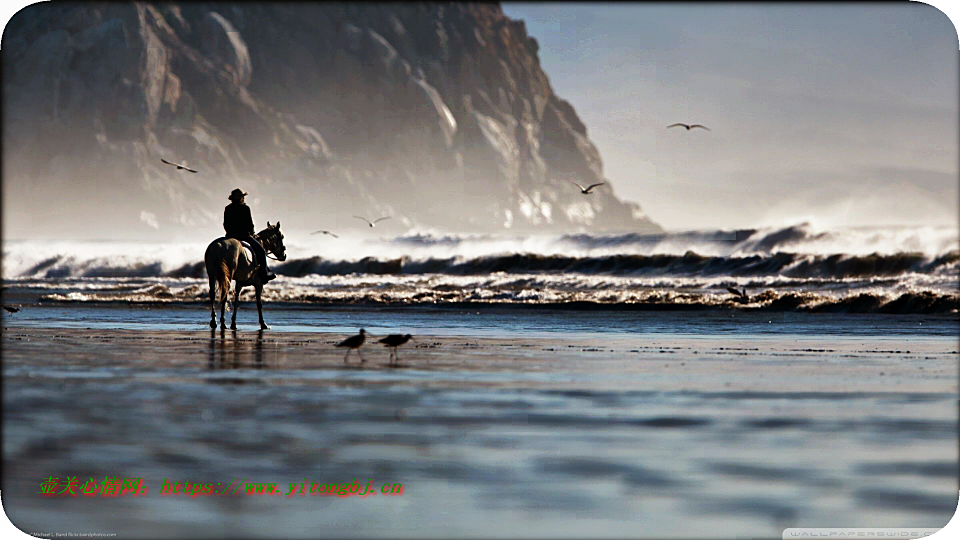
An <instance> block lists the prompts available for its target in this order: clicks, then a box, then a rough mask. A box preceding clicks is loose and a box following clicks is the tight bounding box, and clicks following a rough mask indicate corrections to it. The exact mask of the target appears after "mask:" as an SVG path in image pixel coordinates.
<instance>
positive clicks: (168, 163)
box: [160, 158, 197, 173]
mask: <svg viewBox="0 0 960 540" xmlns="http://www.w3.org/2000/svg"><path fill="white" fill-rule="evenodd" d="M160 161H162V162H164V163H166V164H167V165H173V166H174V167H176V168H177V170H178V171H179V170H180V169H183V170H185V171H190V172H192V173H195V172H197V171H195V170H193V169H191V168H190V167H187V166H186V165H180V164H179V163H170V162H169V161H167V160H165V159H163V158H160Z"/></svg>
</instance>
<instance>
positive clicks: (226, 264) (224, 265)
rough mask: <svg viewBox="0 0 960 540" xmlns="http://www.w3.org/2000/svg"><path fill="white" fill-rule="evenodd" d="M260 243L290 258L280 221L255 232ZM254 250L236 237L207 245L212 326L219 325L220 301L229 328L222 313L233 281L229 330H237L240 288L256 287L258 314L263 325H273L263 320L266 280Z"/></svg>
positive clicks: (205, 260) (223, 324) (270, 250)
mask: <svg viewBox="0 0 960 540" xmlns="http://www.w3.org/2000/svg"><path fill="white" fill-rule="evenodd" d="M256 237H257V239H258V240H260V245H262V246H263V249H264V250H265V251H266V252H267V253H268V254H269V253H273V254H274V255H276V257H277V260H278V261H285V260H287V254H286V248H285V247H284V246H283V233H281V232H280V222H279V221H278V222H277V224H276V225H270V222H269V221H268V222H267V228H266V229H264V230H262V231H260V232H259V233H257V234H256ZM253 258H254V257H253V252H252V251H251V250H250V248H247V247H244V246H243V245H242V244H241V243H240V241H239V240H237V239H235V238H218V239H216V240H214V241H213V242H211V243H210V245H209V246H207V251H206V253H204V255H203V261H204V263H206V265H207V277H208V278H209V279H210V328H216V327H217V304H220V328H226V323H225V322H224V319H223V312H224V310H225V308H226V306H227V295H229V294H230V282H231V281H235V282H236V283H237V285H236V287H235V288H234V293H233V317H232V319H231V320H230V329H231V330H236V329H237V311H238V307H239V305H240V291H241V290H242V289H243V288H244V287H253V289H254V290H255V291H256V292H257V314H258V315H259V316H260V328H261V329H262V330H266V329H267V328H270V327H269V326H267V323H265V322H263V302H262V301H261V300H260V295H261V294H262V293H263V283H262V282H261V281H260V276H259V272H258V271H257V270H258V269H259V268H260V265H261V264H263V262H262V261H256V262H254V260H253Z"/></svg>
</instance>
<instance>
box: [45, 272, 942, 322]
mask: <svg viewBox="0 0 960 540" xmlns="http://www.w3.org/2000/svg"><path fill="white" fill-rule="evenodd" d="M386 285H387V286H384V284H380V283H376V282H372V281H362V280H358V281H356V282H353V283H349V284H338V285H337V286H323V285H318V284H299V285H279V286H277V287H272V288H268V289H265V290H264V293H263V299H264V301H266V302H276V303H287V304H369V305H394V306H396V305H438V304H443V305H460V304H495V305H528V306H542V307H554V308H578V309H589V308H598V309H626V310H651V311H658V310H660V311H675V310H716V309H742V310H751V311H755V310H759V311H774V312H784V311H808V312H830V313H895V314H908V313H922V314H934V313H956V312H957V309H958V307H960V294H958V293H957V292H955V291H939V290H911V291H906V292H896V291H884V290H877V289H860V290H854V291H844V292H818V291H812V290H776V289H770V288H767V289H764V290H762V291H759V292H756V291H751V292H750V294H749V297H748V298H747V299H743V298H740V297H737V296H734V295H732V294H730V293H728V292H726V290H725V288H719V287H718V288H717V289H708V290H701V291H693V290H684V289H653V288H645V289H639V288H631V287H615V286H609V284H606V286H604V285H603V284H601V285H600V286H595V287H592V288H582V287H564V286H562V284H552V286H545V284H544V283H542V282H538V281H536V280H535V279H532V278H527V279H523V280H504V281H499V282H486V283H473V284H472V286H471V285H467V286H464V285H460V284H457V283H455V282H450V281H446V280H442V281H439V282H422V281H418V282H415V283H408V282H400V283H393V284H386ZM245 291H246V292H245V294H244V295H243V296H242V297H241V300H243V301H249V300H251V299H252V298H253V291H252V290H251V289H249V288H247V289H245ZM40 301H41V302H80V303H84V302H89V303H128V304H149V303H197V304H206V303H207V302H209V289H208V288H207V287H206V285H205V284H203V283H200V282H195V283H187V284H182V285H181V286H176V285H173V286H171V285H167V284H160V283H154V284H149V285H146V286H144V287H141V288H138V289H134V290H130V289H129V288H124V289H118V290H113V291H109V290H102V289H96V290H85V291H69V292H62V293H50V294H44V295H41V296H40Z"/></svg>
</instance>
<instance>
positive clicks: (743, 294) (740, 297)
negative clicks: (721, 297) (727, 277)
mask: <svg viewBox="0 0 960 540" xmlns="http://www.w3.org/2000/svg"><path fill="white" fill-rule="evenodd" d="M727 290H728V291H730V294H732V295H734V296H736V297H737V301H738V302H740V303H741V304H746V303H748V302H750V297H749V296H747V289H746V287H744V289H743V290H742V291H738V290H736V289H734V288H733V287H727Z"/></svg>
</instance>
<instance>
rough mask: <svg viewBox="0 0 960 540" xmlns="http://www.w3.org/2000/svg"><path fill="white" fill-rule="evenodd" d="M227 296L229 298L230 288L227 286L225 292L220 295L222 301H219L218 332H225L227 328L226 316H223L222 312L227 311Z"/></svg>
mask: <svg viewBox="0 0 960 540" xmlns="http://www.w3.org/2000/svg"><path fill="white" fill-rule="evenodd" d="M227 283H228V284H229V283H230V282H229V281H228V282H227ZM229 296H230V287H229V285H228V286H227V290H225V291H223V294H222V295H221V298H222V300H220V330H226V328H227V320H226V316H225V315H224V312H225V310H226V309H227V298H228V297H229Z"/></svg>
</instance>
